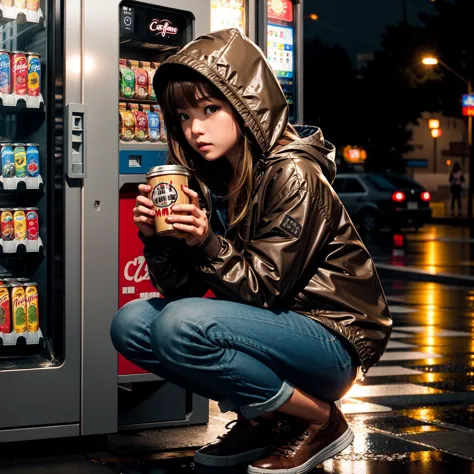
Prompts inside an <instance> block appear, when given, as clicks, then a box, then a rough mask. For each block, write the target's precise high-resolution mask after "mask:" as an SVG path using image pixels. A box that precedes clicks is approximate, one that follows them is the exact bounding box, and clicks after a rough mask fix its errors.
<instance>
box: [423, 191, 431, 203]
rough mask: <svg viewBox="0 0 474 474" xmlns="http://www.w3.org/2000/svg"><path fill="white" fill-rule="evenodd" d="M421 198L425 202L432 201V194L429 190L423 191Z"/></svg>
mask: <svg viewBox="0 0 474 474" xmlns="http://www.w3.org/2000/svg"><path fill="white" fill-rule="evenodd" d="M421 199H422V201H425V202H428V201H431V194H430V193H429V192H428V191H424V192H422V193H421Z"/></svg>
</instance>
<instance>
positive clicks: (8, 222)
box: [0, 209, 15, 242]
mask: <svg viewBox="0 0 474 474" xmlns="http://www.w3.org/2000/svg"><path fill="white" fill-rule="evenodd" d="M0 212H1V214H0V223H1V235H2V240H3V241H4V242H11V241H12V240H14V239H15V229H14V226H13V214H12V211H11V210H10V209H0Z"/></svg>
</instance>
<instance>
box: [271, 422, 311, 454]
mask: <svg viewBox="0 0 474 474" xmlns="http://www.w3.org/2000/svg"><path fill="white" fill-rule="evenodd" d="M273 431H274V432H275V433H276V436H275V440H276V442H277V443H279V442H281V443H285V444H283V446H270V452H271V455H275V456H277V457H280V456H288V455H289V454H290V453H292V452H294V450H295V448H296V447H297V446H298V444H299V443H301V442H302V441H304V440H305V439H306V438H307V437H308V436H309V433H308V431H306V430H305V431H303V433H301V429H299V427H294V426H291V425H289V424H285V423H284V422H280V423H279V425H278V427H277V428H275V429H274V430H273Z"/></svg>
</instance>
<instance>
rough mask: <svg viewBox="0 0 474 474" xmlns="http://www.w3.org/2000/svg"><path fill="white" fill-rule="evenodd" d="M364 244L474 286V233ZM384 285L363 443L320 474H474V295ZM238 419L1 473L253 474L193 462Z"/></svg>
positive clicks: (115, 439) (451, 231)
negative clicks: (383, 334) (386, 314)
mask: <svg viewBox="0 0 474 474" xmlns="http://www.w3.org/2000/svg"><path fill="white" fill-rule="evenodd" d="M364 240H365V242H366V244H367V246H368V247H369V249H370V251H371V253H372V254H373V256H374V258H375V260H376V262H378V263H379V262H383V263H385V264H388V265H394V266H401V267H409V268H417V269H421V270H423V271H427V272H431V273H436V272H440V273H460V274H463V275H467V276H469V275H472V276H474V236H473V235H472V233H471V231H470V230H469V229H467V228H462V227H449V226H439V225H438V226H437V225H428V226H426V227H425V228H424V229H422V230H420V231H419V232H406V233H403V234H395V235H393V234H382V235H380V236H371V237H367V236H365V237H364ZM382 283H383V286H384V290H385V292H386V295H387V298H388V301H389V304H390V308H391V311H392V317H393V322H394V331H393V334H392V338H391V340H390V343H389V346H388V348H387V351H386V353H385V354H384V356H383V358H382V360H381V361H380V363H379V364H378V365H377V366H376V367H375V368H374V369H372V370H371V371H369V373H368V375H367V377H366V378H365V379H364V380H363V381H361V382H359V383H358V384H357V385H356V386H355V387H353V389H351V391H350V392H349V393H348V394H347V396H346V398H345V399H344V401H343V410H344V411H345V413H346V416H347V418H348V421H349V422H350V424H351V426H352V428H353V430H354V432H355V440H354V443H353V444H352V445H351V446H350V447H349V448H347V449H346V450H345V451H343V452H342V453H340V454H339V455H338V456H336V457H335V458H334V459H331V460H328V461H326V462H325V463H324V464H323V465H322V466H319V467H318V468H317V469H315V470H314V472H315V473H321V474H322V473H332V474H351V473H355V474H373V473H377V474H392V473H394V474H395V473H397V474H398V473H410V474H412V473H413V474H425V473H426V474H444V473H446V474H448V473H449V474H451V473H456V474H464V473H466V474H467V473H470V474H474V285H472V284H469V282H467V283H466V284H465V285H446V284H442V283H435V282H430V281H409V279H407V278H405V277H404V275H403V274H400V276H399V277H398V278H397V277H394V276H393V275H392V276H391V277H390V278H385V277H382ZM230 419H232V417H231V416H230V417H228V416H227V415H222V414H220V413H219V412H218V411H217V409H216V407H215V406H213V405H211V414H210V421H209V425H207V426H203V427H189V428H172V429H167V430H154V431H153V430H152V431H146V432H141V433H120V434H117V435H113V436H111V437H109V440H108V444H107V446H106V447H105V448H104V449H101V450H97V451H94V450H93V449H88V450H87V451H85V450H80V449H78V450H77V451H78V452H75V453H69V454H61V455H48V456H40V455H38V456H35V457H30V458H24V457H16V458H14V459H7V460H4V461H0V472H1V473H2V474H3V473H12V474H13V473H15V474H23V473H28V474H43V473H45V474H46V473H48V474H49V473H56V472H57V473H63V474H76V473H81V474H83V473H91V474H94V473H107V472H115V473H123V474H171V473H183V474H184V473H226V474H227V473H228V474H230V473H245V472H246V467H245V466H239V467H236V468H214V469H212V468H205V467H202V466H199V465H196V464H194V463H193V462H192V453H193V450H194V448H195V447H198V446H200V445H202V444H204V443H205V442H208V441H210V440H212V439H214V438H215V437H216V435H217V434H219V433H222V432H224V431H225V424H226V423H227V422H228V421H229V420H230ZM51 443H53V442H51ZM79 451H81V452H79Z"/></svg>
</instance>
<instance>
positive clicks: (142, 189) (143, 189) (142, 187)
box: [138, 184, 151, 197]
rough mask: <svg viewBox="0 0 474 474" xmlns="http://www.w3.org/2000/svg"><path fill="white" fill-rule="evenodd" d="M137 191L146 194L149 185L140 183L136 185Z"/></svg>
mask: <svg viewBox="0 0 474 474" xmlns="http://www.w3.org/2000/svg"><path fill="white" fill-rule="evenodd" d="M138 191H139V192H140V194H141V195H142V196H146V197H147V196H148V193H149V192H150V191H151V186H148V184H140V185H139V186H138Z"/></svg>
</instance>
